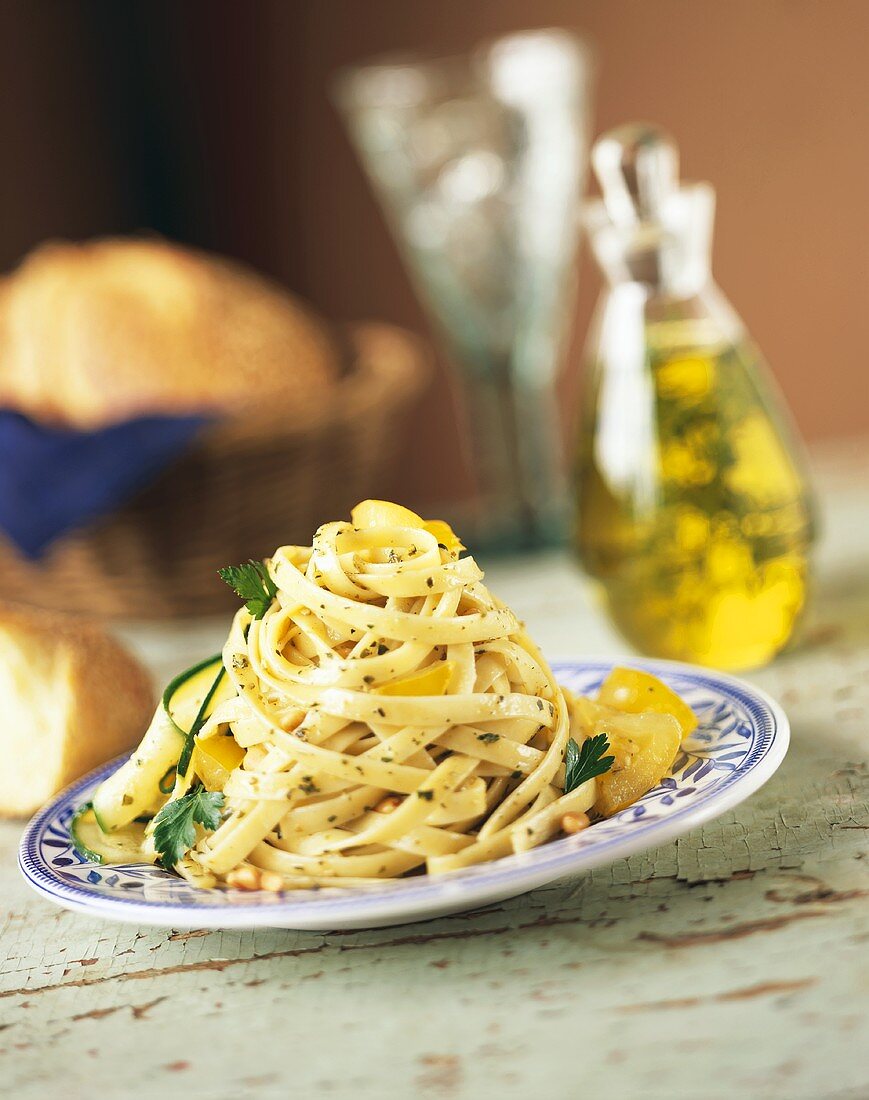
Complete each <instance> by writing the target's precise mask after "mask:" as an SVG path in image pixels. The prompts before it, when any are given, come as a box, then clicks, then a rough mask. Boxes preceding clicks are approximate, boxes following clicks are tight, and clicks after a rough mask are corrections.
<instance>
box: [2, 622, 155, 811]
mask: <svg viewBox="0 0 869 1100" xmlns="http://www.w3.org/2000/svg"><path fill="white" fill-rule="evenodd" d="M153 709H154V697H153V692H152V687H151V683H150V679H149V677H148V675H147V673H146V672H145V670H144V669H143V668H142V666H141V665H140V664H139V662H138V661H137V660H135V659H134V658H133V657H132V656H131V655H130V654H129V653H128V652H127V650H126V649H124V648H123V647H122V646H121V645H120V644H119V643H118V642H116V641H115V640H114V639H113V638H110V637H109V636H108V635H107V634H106V633H105V632H104V631H103V630H102V629H100V628H99V627H98V626H96V625H95V624H93V623H90V622H88V621H85V620H82V619H77V618H74V617H73V616H67V615H61V614H58V613H54V612H49V611H39V610H36V609H33V608H26V607H22V606H19V605H14V604H0V715H2V721H0V760H2V762H3V763H2V766H0V817H19V816H24V815H28V814H31V813H33V812H34V811H35V810H37V809H38V808H39V807H40V806H41V805H42V804H43V803H44V802H46V801H47V800H48V799H49V798H50V797H51V796H52V795H53V794H55V793H56V792H57V791H59V790H61V789H62V788H63V787H65V786H66V785H67V784H68V783H71V782H72V781H73V780H74V779H77V778H78V777H79V776H80V775H83V774H84V773H85V772H87V771H90V769H91V768H94V767H96V766H97V765H98V764H101V763H102V762H103V761H105V760H108V759H110V758H111V757H113V756H117V755H118V754H119V753H121V752H123V751H124V750H125V749H128V748H130V747H131V746H132V745H134V744H135V743H136V742H137V741H138V740H139V738H140V737H141V736H142V733H143V731H144V730H145V729H146V728H147V725H148V722H149V720H150V717H151V712H152V711H153Z"/></svg>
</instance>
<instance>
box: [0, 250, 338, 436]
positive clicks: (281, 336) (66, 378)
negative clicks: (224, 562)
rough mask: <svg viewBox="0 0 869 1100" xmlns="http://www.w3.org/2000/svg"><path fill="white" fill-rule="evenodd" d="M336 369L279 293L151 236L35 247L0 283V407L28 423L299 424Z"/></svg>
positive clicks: (328, 345) (300, 312)
mask: <svg viewBox="0 0 869 1100" xmlns="http://www.w3.org/2000/svg"><path fill="white" fill-rule="evenodd" d="M340 373H341V355H340V351H339V347H338V344H337V342H336V340H335V339H334V338H333V336H332V335H331V333H330V332H329V330H328V329H327V327H326V326H325V324H324V323H322V322H321V321H320V320H319V319H318V318H317V317H315V316H314V314H313V313H312V312H311V311H310V310H309V309H308V308H307V307H306V306H303V305H301V304H300V303H299V302H298V301H297V300H296V299H295V298H293V297H292V296H291V295H290V294H289V293H288V292H287V291H285V290H284V289H283V288H281V287H279V286H277V285H276V284H273V283H271V282H269V281H268V280H267V279H264V278H262V277H260V276H258V275H256V274H254V273H253V272H252V271H249V270H248V269H247V268H245V267H243V266H241V265H239V264H236V263H232V262H230V261H228V260H223V259H219V258H217V257H213V256H209V255H206V254H205V253H202V252H197V251H195V250H193V249H189V248H182V247H179V246H177V245H172V244H169V243H166V242H164V241H160V240H138V239H107V240H97V241H90V242H85V243H83V244H71V243H67V242H55V243H49V244H46V245H43V246H42V247H40V248H38V249H36V250H35V251H34V252H33V253H31V254H30V256H29V257H27V258H26V259H25V260H24V262H23V263H22V264H21V266H20V267H19V268H18V270H17V271H15V272H14V273H13V274H12V275H10V276H9V277H8V278H7V279H6V280H4V284H3V286H2V288H0V408H7V409H9V408H11V409H15V410H17V411H19V412H22V413H24V414H25V415H27V416H29V417H30V418H31V419H34V420H37V421H39V422H41V423H55V424H59V425H63V426H68V427H71V428H77V429H81V430H93V429H98V428H100V427H104V426H106V425H108V424H113V423H117V422H120V421H123V420H127V419H130V418H133V417H139V416H147V415H154V414H157V415H159V414H163V415H169V416H172V415H189V414H198V413H206V414H208V413H213V414H215V415H217V416H226V415H239V416H241V415H244V414H245V413H246V412H248V411H254V412H256V411H257V410H259V409H262V408H267V409H270V410H271V411H272V412H275V411H276V410H280V412H281V414H282V416H283V417H285V418H286V419H287V421H288V423H290V424H292V423H303V422H304V420H305V418H306V416H308V415H309V414H310V412H311V411H312V410H315V409H317V408H318V407H320V406H321V405H322V404H323V398H324V395H325V394H326V393H328V391H330V390H331V389H332V388H333V387H334V385H335V383H336V382H337V380H338V378H339V375H340Z"/></svg>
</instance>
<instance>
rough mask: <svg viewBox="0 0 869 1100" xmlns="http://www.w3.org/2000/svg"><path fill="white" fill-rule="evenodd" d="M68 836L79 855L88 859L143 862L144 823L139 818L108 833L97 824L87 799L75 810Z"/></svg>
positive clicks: (104, 861) (113, 862)
mask: <svg viewBox="0 0 869 1100" xmlns="http://www.w3.org/2000/svg"><path fill="white" fill-rule="evenodd" d="M69 837H70V840H71V841H72V845H73V847H74V848H75V850H76V851H77V852H78V853H79V855H80V856H83V857H84V858H85V859H86V860H88V861H89V862H90V863H112V864H121V863H142V862H144V861H145V860H146V859H147V858H148V857H147V855H146V854H145V852H144V851H143V845H144V842H145V827H144V825H141V824H139V823H138V822H133V823H132V824H130V825H127V826H126V828H124V829H122V830H121V831H120V832H116V833H112V834H111V836H107V835H106V834H105V833H104V832H103V830H102V829H101V828H100V826H99V823H98V822H97V819H96V815H95V814H94V811H93V807H92V806H91V804H90V803H89V802H88V803H86V804H85V805H84V806H82V807H81V809H80V810H77V811H76V813H75V815H74V817H73V819H72V821H71V822H70V826H69Z"/></svg>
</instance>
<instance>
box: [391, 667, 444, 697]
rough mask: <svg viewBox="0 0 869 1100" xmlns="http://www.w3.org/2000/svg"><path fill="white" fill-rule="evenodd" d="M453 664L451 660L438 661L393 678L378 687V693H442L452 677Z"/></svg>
mask: <svg viewBox="0 0 869 1100" xmlns="http://www.w3.org/2000/svg"><path fill="white" fill-rule="evenodd" d="M454 670H455V665H454V664H453V662H452V661H438V663H437V664H436V665H429V666H428V668H424V669H423V670H422V672H413V673H411V674H410V676H404V677H402V679H400V680H394V681H393V682H392V683H391V684H386V685H385V686H384V687H382V688H378V693H379V694H380V695H443V694H444V692H445V691H446V690H447V687H448V686H449V683H450V680H451V679H452V676H453V672H454Z"/></svg>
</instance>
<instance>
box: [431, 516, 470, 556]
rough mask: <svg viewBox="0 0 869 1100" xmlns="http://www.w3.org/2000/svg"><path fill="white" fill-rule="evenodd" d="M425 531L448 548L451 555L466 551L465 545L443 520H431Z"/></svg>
mask: <svg viewBox="0 0 869 1100" xmlns="http://www.w3.org/2000/svg"><path fill="white" fill-rule="evenodd" d="M425 529H426V531H428V533H429V534H430V535H434V537H435V538H436V539H437V540H438V542H439V543H440V544H441V546H444V547H446V549H447V550H448V551H449V552H450V553H455V552H457V551H459V550H464V548H465V547H464V543H463V542H462V540H461V539H460V538H459V536H458V535H457V534H456V533H455V531H453V529H452V527H450V525H449V524H448V523H445V522H444V521H443V520H442V519H430V520H428V521H427V522H426V524H425Z"/></svg>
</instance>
